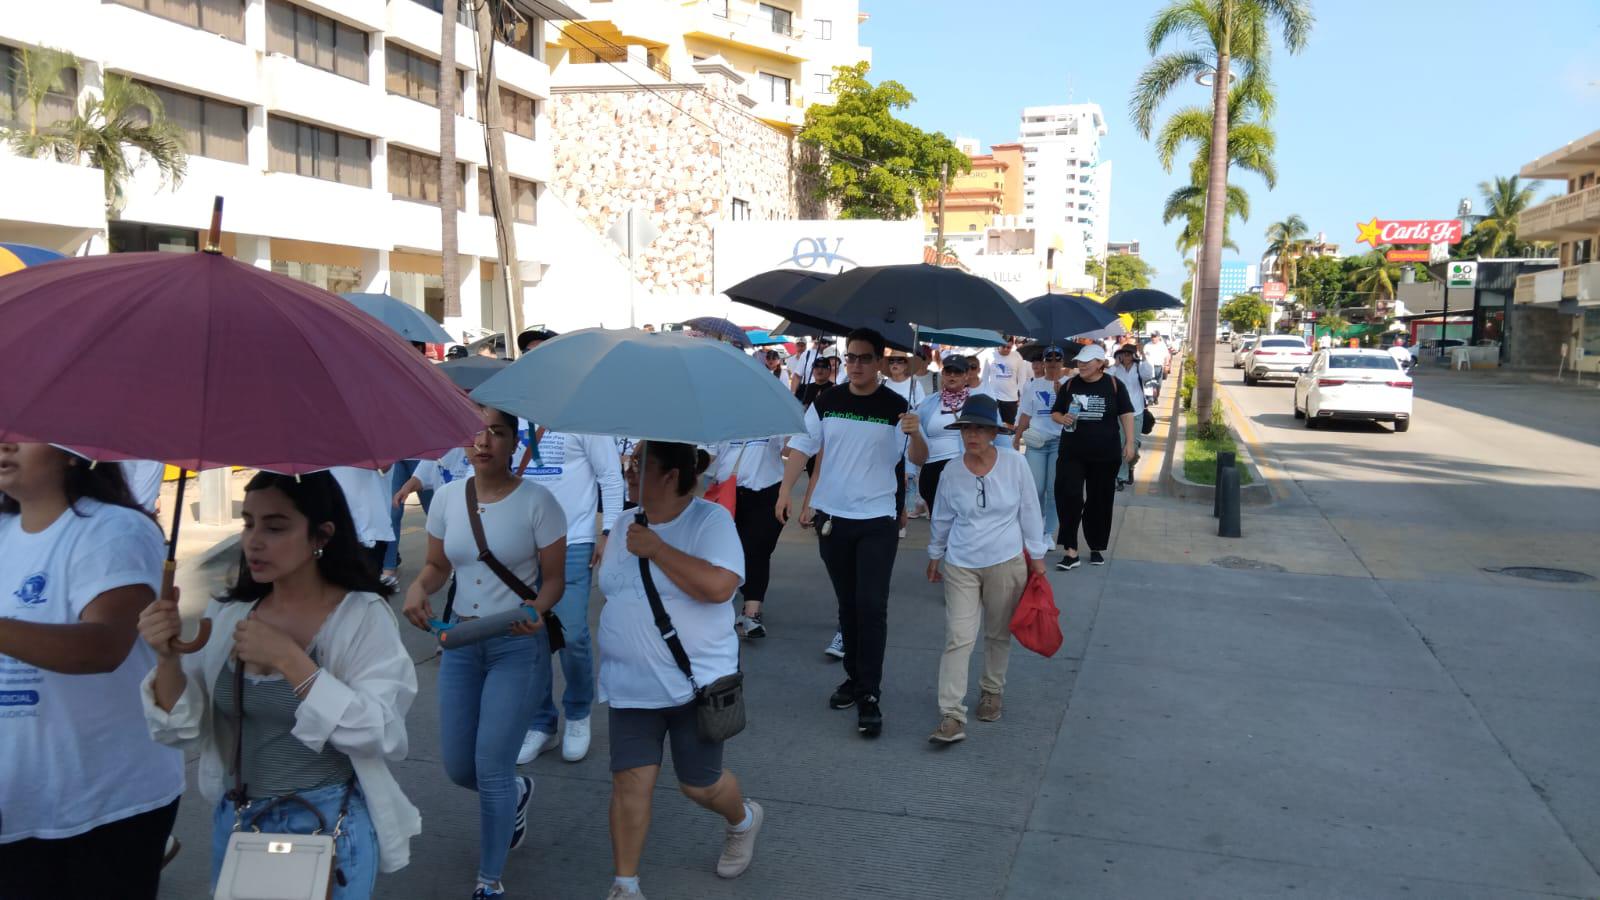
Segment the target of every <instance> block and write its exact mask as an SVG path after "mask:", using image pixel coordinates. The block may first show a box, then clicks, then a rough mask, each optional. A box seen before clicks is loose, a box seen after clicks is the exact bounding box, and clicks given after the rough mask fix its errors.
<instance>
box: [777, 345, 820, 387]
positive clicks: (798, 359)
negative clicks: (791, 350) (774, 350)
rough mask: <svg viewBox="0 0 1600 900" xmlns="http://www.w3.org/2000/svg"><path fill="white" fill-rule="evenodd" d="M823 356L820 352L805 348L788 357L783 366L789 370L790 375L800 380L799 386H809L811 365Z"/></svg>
mask: <svg viewBox="0 0 1600 900" xmlns="http://www.w3.org/2000/svg"><path fill="white" fill-rule="evenodd" d="M823 355H824V354H823V352H822V351H821V350H813V349H811V348H810V347H806V348H805V349H803V350H801V351H800V352H799V353H796V354H795V355H793V356H791V357H789V358H788V359H787V360H785V361H784V363H783V364H784V366H785V367H786V368H787V369H788V370H789V374H790V375H793V376H795V377H796V378H799V379H800V383H801V384H810V383H811V364H812V363H814V362H816V361H817V358H818V357H820V356H823Z"/></svg>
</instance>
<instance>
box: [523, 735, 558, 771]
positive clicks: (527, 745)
mask: <svg viewBox="0 0 1600 900" xmlns="http://www.w3.org/2000/svg"><path fill="white" fill-rule="evenodd" d="M555 747H556V736H555V735H553V734H545V733H544V732H542V731H530V732H528V736H527V737H525V738H523V739H522V749H521V750H520V751H518V753H517V765H519V766H525V765H527V764H528V763H531V762H533V761H534V760H535V759H537V758H538V757H539V754H541V753H543V752H545V751H546V750H554V749H555Z"/></svg>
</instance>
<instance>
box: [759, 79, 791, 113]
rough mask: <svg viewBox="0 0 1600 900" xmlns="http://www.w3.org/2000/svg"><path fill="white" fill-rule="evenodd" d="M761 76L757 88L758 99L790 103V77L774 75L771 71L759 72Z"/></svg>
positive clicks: (785, 104) (784, 103)
mask: <svg viewBox="0 0 1600 900" xmlns="http://www.w3.org/2000/svg"><path fill="white" fill-rule="evenodd" d="M758 74H759V76H760V78H759V80H758V82H757V84H758V85H759V87H757V88H756V99H757V100H770V101H772V102H773V103H782V104H783V105H784V106H788V105H789V79H787V78H784V77H783V76H782V75H773V74H771V73H770V72H760V73H758Z"/></svg>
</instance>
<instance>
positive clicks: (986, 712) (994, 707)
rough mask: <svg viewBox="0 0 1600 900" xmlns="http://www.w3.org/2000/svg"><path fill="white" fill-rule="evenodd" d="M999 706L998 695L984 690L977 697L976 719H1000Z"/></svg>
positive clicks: (990, 720) (987, 720)
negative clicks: (981, 694)
mask: <svg viewBox="0 0 1600 900" xmlns="http://www.w3.org/2000/svg"><path fill="white" fill-rule="evenodd" d="M1000 707H1001V702H1000V695H999V694H991V693H989V692H988V691H984V692H983V696H982V697H979V698H978V721H979V722H998V721H1000Z"/></svg>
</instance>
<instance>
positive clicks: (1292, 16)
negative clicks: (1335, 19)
mask: <svg viewBox="0 0 1600 900" xmlns="http://www.w3.org/2000/svg"><path fill="white" fill-rule="evenodd" d="M1249 2H1250V3H1251V4H1252V5H1256V6H1259V7H1260V9H1261V11H1262V12H1263V13H1265V16H1266V18H1267V19H1269V20H1270V21H1272V22H1274V23H1276V24H1277V25H1278V27H1279V29H1280V30H1281V31H1282V36H1283V45H1284V47H1286V48H1288V50H1289V52H1290V53H1299V52H1300V51H1301V50H1304V49H1305V46H1306V41H1307V40H1308V39H1309V38H1310V37H1311V27H1312V26H1313V25H1315V24H1316V22H1317V18H1316V16H1315V15H1313V14H1312V12H1311V2H1310V0H1249Z"/></svg>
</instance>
